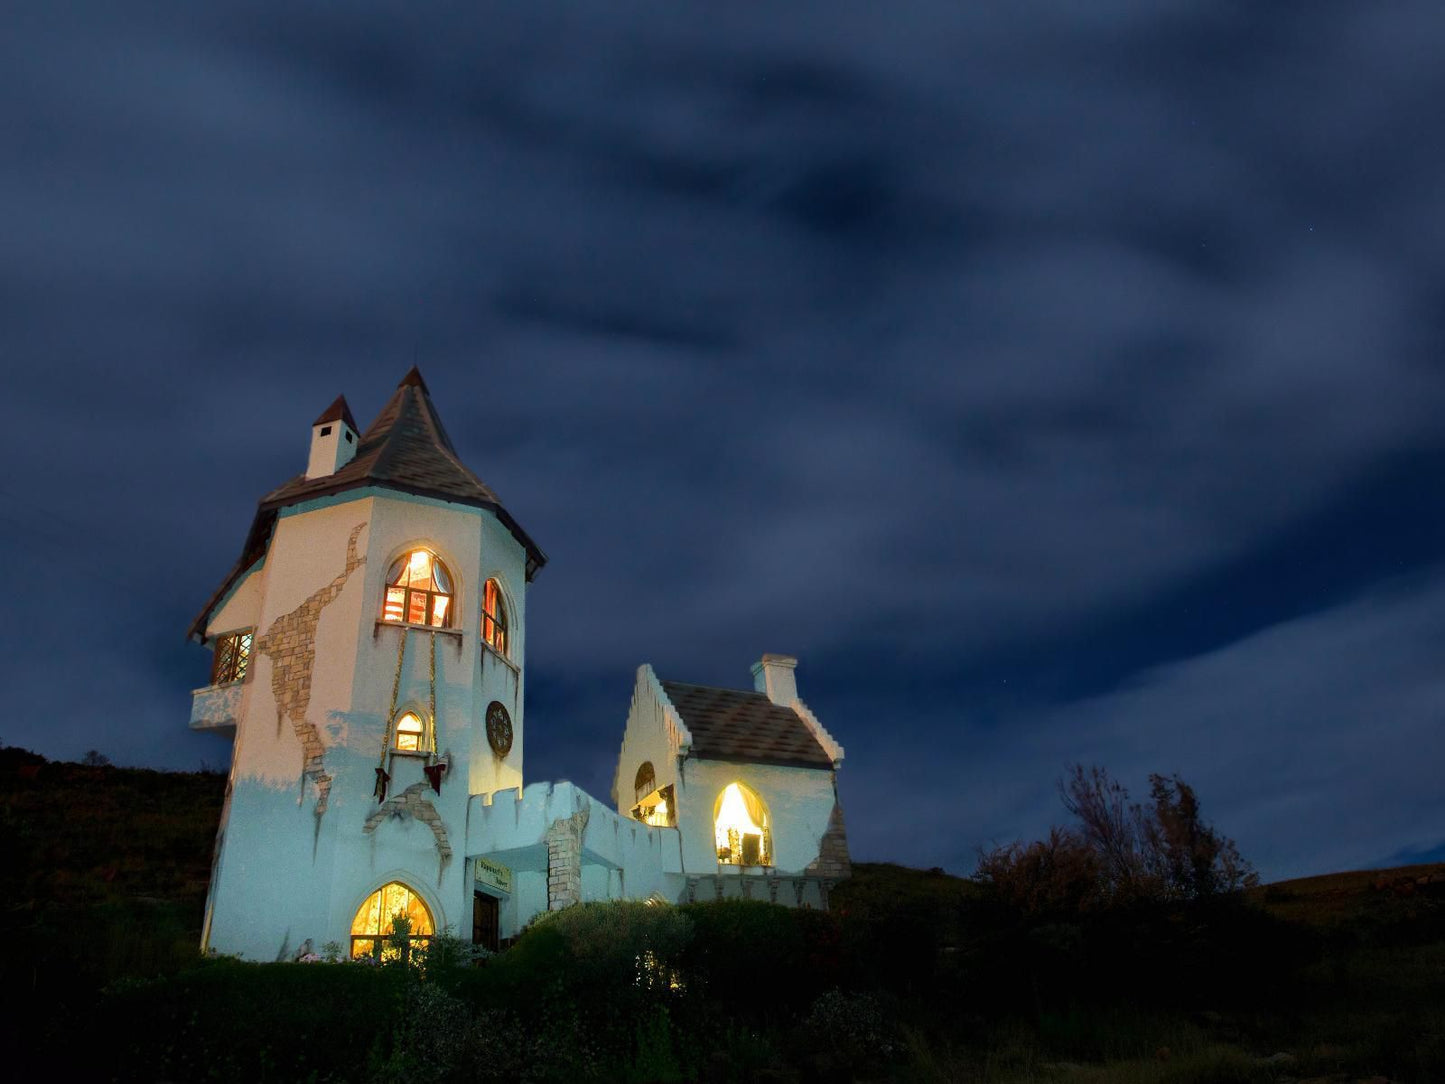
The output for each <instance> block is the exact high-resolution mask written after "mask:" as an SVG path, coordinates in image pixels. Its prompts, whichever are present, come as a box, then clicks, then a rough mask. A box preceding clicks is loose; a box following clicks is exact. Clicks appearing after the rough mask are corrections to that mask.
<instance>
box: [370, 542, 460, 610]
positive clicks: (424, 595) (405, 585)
mask: <svg viewBox="0 0 1445 1084" xmlns="http://www.w3.org/2000/svg"><path fill="white" fill-rule="evenodd" d="M451 603H452V576H451V573H450V572H448V571H447V566H446V565H444V564H442V562H441V559H440V558H439V557H437V555H436V554H434V553H432V551H431V550H412V551H411V552H410V553H404V554H402V555H401V556H400V557H398V558H397V559H396V560H395V561H393V562H392V564H391V568H390V569H389V570H388V571H387V573H386V601H385V603H383V604H382V608H381V618H382V620H383V621H397V622H403V623H405V624H408V625H433V626H435V627H437V628H446V627H447V626H449V625H450V624H451V623H452V621H451Z"/></svg>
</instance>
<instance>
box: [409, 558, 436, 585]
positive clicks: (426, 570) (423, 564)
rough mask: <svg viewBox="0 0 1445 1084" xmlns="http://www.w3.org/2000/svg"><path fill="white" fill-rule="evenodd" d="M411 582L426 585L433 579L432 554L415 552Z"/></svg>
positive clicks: (412, 560) (412, 559) (412, 561)
mask: <svg viewBox="0 0 1445 1084" xmlns="http://www.w3.org/2000/svg"><path fill="white" fill-rule="evenodd" d="M410 572H411V582H412V583H417V582H418V581H420V582H421V583H425V582H426V581H428V580H430V579H431V554H429V553H427V551H426V550H413V551H412V555H411V569H410Z"/></svg>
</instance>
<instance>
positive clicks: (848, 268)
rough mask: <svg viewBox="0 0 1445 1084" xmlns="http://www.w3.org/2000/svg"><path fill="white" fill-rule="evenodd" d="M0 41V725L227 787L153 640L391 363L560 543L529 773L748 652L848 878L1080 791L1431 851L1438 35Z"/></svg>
mask: <svg viewBox="0 0 1445 1084" xmlns="http://www.w3.org/2000/svg"><path fill="white" fill-rule="evenodd" d="M30 7H32V8H33V9H34V10H32V11H30V12H29V13H22V12H20V11H18V10H15V7H14V6H12V7H10V8H7V10H6V12H5V13H4V15H0V22H3V24H4V25H3V27H0V364H3V366H4V372H5V380H4V394H3V398H0V433H3V436H0V451H3V454H4V461H5V463H6V465H7V469H6V470H5V471H4V473H3V476H0V556H3V560H4V567H5V568H7V569H8V570H9V573H8V576H7V583H8V585H9V586H8V588H7V591H6V602H5V613H4V618H5V620H4V622H3V624H0V637H3V641H0V688H3V689H4V692H5V696H6V703H7V706H8V709H9V716H8V719H7V721H6V722H5V723H4V724H3V726H0V740H3V741H4V742H6V743H8V744H14V745H25V746H29V747H31V748H34V749H37V750H39V751H40V752H43V753H45V754H47V755H49V756H55V757H76V756H78V755H79V754H80V753H82V752H83V751H84V750H86V749H88V748H92V747H95V748H99V749H101V750H102V751H104V752H106V753H108V754H109V755H110V756H111V757H112V758H113V759H115V760H116V761H117V762H121V763H135V764H148V765H157V766H177V767H181V766H186V767H191V766H195V765H196V764H198V763H200V762H201V761H202V760H206V761H209V762H210V763H212V764H219V763H224V761H225V757H226V756H227V749H226V746H225V744H224V743H223V742H221V741H219V740H218V739H216V738H214V737H212V736H207V735H195V734H192V733H190V732H189V731H188V730H187V727H186V720H187V713H188V710H189V691H190V689H191V688H192V687H194V686H197V685H200V684H203V683H204V681H205V678H206V674H207V669H206V668H207V659H208V656H207V655H206V653H205V652H204V650H203V649H201V648H199V647H197V646H195V645H191V644H188V643H187V642H186V641H185V638H184V634H185V630H186V627H187V625H188V623H189V621H190V619H191V618H192V617H193V616H194V614H195V612H196V611H197V610H198V609H199V607H200V606H201V604H202V603H203V602H204V601H205V599H206V597H207V596H208V594H209V593H210V591H211V590H212V589H213V588H214V587H215V585H216V584H217V583H218V582H219V581H220V579H221V578H222V576H223V575H224V574H225V572H226V570H227V569H228V568H229V567H230V565H231V562H232V561H233V560H234V558H235V556H236V554H237V553H238V552H239V549H240V546H241V543H242V540H243V537H244V533H245V530H246V527H247V525H248V524H249V521H250V517H251V514H252V511H253V509H254V503H255V501H256V500H257V499H258V498H259V497H260V496H261V495H262V494H263V493H265V492H266V491H267V490H269V489H271V488H272V487H274V486H276V485H278V484H280V483H281V482H282V481H283V480H285V479H287V478H289V477H291V476H292V475H294V474H296V473H297V472H299V471H300V470H301V469H303V468H304V466H305V456H306V447H307V441H308V439H309V433H310V423H311V420H312V419H313V418H314V417H315V416H316V414H317V413H318V412H319V411H320V410H321V409H322V408H323V407H325V406H326V405H327V403H329V402H330V400H331V399H332V398H333V397H334V396H335V395H336V394H337V393H338V392H343V391H344V392H345V393H346V395H347V396H348V398H349V399H350V402H351V404H352V407H353V409H354V410H355V412H356V414H357V417H358V420H359V421H360V422H361V423H362V425H363V426H364V425H366V424H367V423H368V422H369V421H370V419H371V418H372V416H374V414H375V412H376V411H377V410H378V409H379V407H380V406H381V404H382V402H384V400H385V399H386V397H387V396H388V395H389V394H390V392H391V389H392V388H393V387H394V386H395V384H396V382H397V380H398V379H399V378H400V377H401V376H402V374H403V373H405V371H406V370H407V368H408V367H409V366H410V365H411V364H412V362H413V360H415V361H417V362H418V363H419V364H420V366H421V368H422V370H423V372H424V373H425V375H426V378H427V381H428V383H429V384H430V386H431V390H432V394H433V398H434V400H435V401H436V404H437V406H438V408H439V410H440V412H441V414H442V417H443V418H444V419H445V420H446V422H447V425H448V427H449V429H450V430H451V433H452V436H453V438H454V439H455V440H456V442H457V444H458V447H459V449H460V451H461V453H462V456H463V458H464V459H465V460H466V461H467V462H468V463H469V464H470V465H471V466H472V467H473V468H474V469H475V470H476V471H477V473H478V474H480V475H481V477H482V478H483V479H484V480H486V481H487V482H488V483H489V484H491V485H492V486H493V487H494V488H495V489H496V490H497V491H498V492H499V493H500V494H501V496H502V499H503V500H504V501H505V502H506V504H507V507H508V508H509V509H510V510H511V511H512V512H513V513H514V514H515V515H516V516H517V518H518V519H519V520H520V522H521V523H522V524H523V525H524V526H525V527H526V528H527V530H528V531H529V532H530V533H531V534H532V535H533V536H534V537H535V538H536V539H537V540H538V542H539V543H540V544H541V545H542V547H543V548H544V549H545V550H546V551H547V553H548V555H549V557H550V559H551V563H550V564H549V566H548V567H547V568H546V569H545V570H544V571H543V572H542V574H541V575H540V576H539V577H538V579H537V581H536V583H535V584H534V586H533V588H532V590H531V593H530V596H529V621H530V624H529V630H530V636H529V645H528V646H529V657H528V664H529V668H528V674H529V683H528V696H529V702H528V707H527V723H528V745H527V751H528V763H527V774H528V777H529V778H530V779H533V780H536V779H545V778H559V777H568V778H571V779H573V780H575V781H577V782H578V783H580V784H581V785H583V786H584V787H586V788H587V789H588V790H590V791H591V792H592V793H594V794H596V795H599V796H602V797H605V795H606V794H607V790H608V785H609V781H610V775H611V771H612V766H613V761H614V758H615V756H616V752H617V747H618V744H619V742H620V740H621V733H622V723H623V720H624V718H625V715H626V711H627V704H628V696H629V692H630V687H631V683H632V679H633V671H634V669H635V667H636V666H637V665H638V664H639V663H641V662H644V661H648V662H651V663H653V664H654V666H655V667H656V668H657V670H658V672H659V673H660V674H662V675H663V676H664V677H668V678H674V679H678V680H688V681H695V682H701V683H707V684H718V685H731V686H746V685H747V684H748V682H749V676H748V664H749V663H750V662H751V661H753V660H754V659H756V658H757V656H758V654H759V653H761V652H762V651H783V652H788V653H791V654H795V655H797V656H798V657H799V658H800V660H801V662H800V666H799V670H798V681H799V689H800V692H801V694H802V695H803V697H804V698H805V699H807V700H808V701H809V703H810V704H811V705H812V706H813V708H814V709H815V710H816V711H817V713H818V714H819V716H820V717H821V718H822V720H823V721H824V723H825V725H827V726H828V727H829V728H830V729H831V730H832V731H833V732H834V733H835V734H836V735H837V736H838V738H839V739H840V740H841V741H842V742H843V744H844V745H845V746H846V747H847V750H848V760H847V763H846V764H845V767H844V770H843V773H842V786H843V797H844V802H845V805H846V808H847V812H848V823H849V832H850V836H851V838H852V844H853V850H854V853H855V856H856V857H859V858H864V859H894V860H900V861H904V862H908V863H912V864H919V865H942V866H945V867H947V868H949V869H950V870H952V871H955V872H967V871H968V870H969V869H970V868H971V866H972V861H973V854H974V849H975V847H977V846H978V845H979V844H986V843H988V842H990V841H993V840H1007V839H1012V838H1016V837H1020V836H1025V837H1027V836H1031V835H1034V834H1036V833H1038V832H1039V831H1041V830H1042V829H1043V828H1044V827H1045V826H1046V825H1047V824H1048V823H1049V822H1050V820H1052V819H1055V818H1056V817H1058V816H1059V815H1060V809H1059V806H1058V800H1057V796H1056V794H1055V791H1054V782H1055V780H1056V779H1057V778H1058V777H1059V776H1060V775H1061V773H1062V772H1063V769H1064V767H1065V765H1066V764H1068V763H1069V762H1071V761H1075V760H1082V761H1085V762H1097V763H1101V764H1104V765H1107V766H1108V767H1109V768H1110V769H1111V770H1112V771H1113V772H1114V773H1115V774H1116V775H1117V776H1119V777H1120V778H1121V779H1123V780H1124V781H1125V782H1126V783H1127V784H1129V785H1130V786H1131V787H1132V788H1133V789H1134V790H1135V791H1136V793H1138V792H1141V791H1142V790H1143V789H1144V786H1145V780H1146V776H1147V774H1148V772H1150V771H1152V770H1158V771H1163V772H1174V771H1178V772H1180V773H1182V774H1183V775H1184V777H1185V778H1186V779H1187V780H1189V781H1190V782H1192V783H1193V784H1194V785H1195V786H1196V787H1197V788H1198V790H1199V792H1200V794H1201V797H1202V799H1203V801H1204V807H1205V812H1206V814H1207V815H1209V816H1210V817H1212V819H1214V820H1215V821H1216V822H1217V823H1218V824H1219V825H1220V827H1222V828H1223V829H1224V830H1225V831H1226V832H1227V833H1229V834H1231V835H1233V836H1235V837H1236V838H1237V839H1238V841H1239V843H1240V846H1241V849H1242V850H1243V851H1244V853H1245V854H1246V856H1248V857H1251V858H1252V859H1253V860H1254V861H1255V863H1256V864H1257V865H1258V867H1259V868H1260V870H1261V872H1262V873H1263V874H1264V875H1265V876H1266V877H1269V878H1273V877H1282V876H1289V875H1297V874H1304V873H1310V872H1322V871H1326V870H1330V869H1336V868H1343V867H1358V866H1364V865H1371V864H1384V863H1391V862H1399V861H1409V860H1416V859H1423V858H1425V857H1427V856H1428V857H1434V858H1441V857H1445V800H1442V797H1441V777H1442V770H1445V737H1442V736H1445V726H1442V716H1445V499H1442V494H1441V492H1440V479H1441V477H1442V473H1445V426H1442V424H1441V416H1442V409H1445V364H1442V363H1445V351H1442V332H1445V140H1442V139H1441V138H1440V132H1441V109H1442V106H1441V103H1442V102H1445V65H1442V64H1441V63H1440V57H1441V56H1442V55H1445V8H1442V7H1441V5H1440V3H1439V0H1420V2H1416V3H1384V4H1368V5H1367V4H1358V3H1325V2H1320V0H1312V2H1308V3H1293V4H1291V3H1275V4H1230V3H1219V2H1217V0H1208V2H1200V3H1185V2H1159V0H1149V2H1142V0H1141V2H1137V3H1108V2H1105V0H1089V2H1087V3H1066V2H1064V0H1052V2H1020V3H1013V4H1009V5H1004V6H1003V7H1002V8H1000V7H999V6H998V5H981V4H961V3H957V2H956V0H941V2H937V3H922V2H920V3H914V4H910V5H880V4H877V3H873V2H869V3H853V2H848V0H822V2H818V3H794V4H790V5H785V6H783V7H782V8H781V9H778V8H774V7H771V6H769V7H766V8H764V7H757V6H754V5H710V6H709V7H708V8H707V9H706V10H705V11H704V10H703V9H700V8H699V9H688V10H684V6H682V5H670V4H635V3H621V2H611V3H607V4H583V5H578V4H570V5H557V4H552V3H544V2H537V0H532V2H529V3H527V4H524V5H490V4H483V5H463V4H458V5H433V6H427V7H425V10H424V11H420V12H419V11H416V10H412V11H407V12H406V13H403V9H404V8H409V7H414V6H411V5H398V4H379V3H349V4H320V3H296V2H288V3H285V4H282V3H274V4H269V5H268V4H247V5H239V4H235V5H232V4H226V3H221V2H207V3H203V4H193V3H182V2H176V3H169V4H155V3H128V4H124V5H117V4H106V3H99V2H95V3H88V4H66V3H63V2H61V0H51V2H48V3H45V4H36V5H30Z"/></svg>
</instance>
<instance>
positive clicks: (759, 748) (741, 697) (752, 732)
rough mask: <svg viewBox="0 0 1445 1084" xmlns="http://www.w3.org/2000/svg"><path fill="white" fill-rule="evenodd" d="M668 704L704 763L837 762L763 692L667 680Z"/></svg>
mask: <svg viewBox="0 0 1445 1084" xmlns="http://www.w3.org/2000/svg"><path fill="white" fill-rule="evenodd" d="M662 688H663V691H664V692H665V693H667V698H668V700H670V701H672V706H673V707H675V708H676V709H677V711H678V714H679V715H681V716H682V721H683V723H684V724H685V725H686V726H687V729H688V730H689V731H690V732H691V733H692V751H691V755H692V756H695V757H700V758H702V759H704V760H736V761H749V762H755V763H764V764H782V765H787V766H789V767H794V768H832V767H833V760H832V758H831V757H829V756H828V754H827V752H826V751H825V750H824V749H823V747H822V745H820V744H819V742H818V739H817V738H816V737H815V736H814V735H813V732H812V730H810V729H809V728H808V725H807V724H806V723H805V722H803V720H802V719H801V718H800V717H799V716H798V713H797V712H796V711H794V710H793V709H792V708H785V707H783V706H782V705H780V704H774V703H773V702H772V701H771V700H769V699H768V698H767V696H766V695H764V694H763V693H757V692H744V691H743V690H741V689H714V688H712V687H711V686H708V685H688V684H686V683H684V682H681V681H664V682H662Z"/></svg>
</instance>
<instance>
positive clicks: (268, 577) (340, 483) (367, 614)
mask: <svg viewBox="0 0 1445 1084" xmlns="http://www.w3.org/2000/svg"><path fill="white" fill-rule="evenodd" d="M545 560H546V558H545V557H544V555H543V554H542V552H541V550H540V549H538V548H537V546H536V544H535V543H534V542H533V541H532V540H531V538H530V537H528V535H527V534H526V532H525V531H523V530H522V528H521V526H520V525H518V523H517V522H516V521H515V520H514V519H513V518H512V517H511V516H510V515H509V514H508V513H507V511H506V510H505V509H504V508H503V507H502V504H501V502H500V501H499V500H498V498H497V495H496V494H495V493H494V492H493V491H492V490H491V489H490V488H488V487H487V485H485V484H484V483H483V482H482V481H481V480H480V479H479V478H478V477H477V476H476V475H475V474H473V473H472V472H471V471H470V470H469V469H468V468H467V467H466V466H464V465H463V464H462V462H461V460H460V459H459V458H458V456H457V453H456V449H455V448H454V447H453V445H452V443H451V441H450V439H449V438H448V437H447V434H446V430H445V429H444V428H443V426H442V423H441V419H440V418H439V417H438V415H437V412H436V409H435V407H434V406H433V405H432V402H431V398H430V396H429V394H428V391H427V386H426V384H425V382H424V381H423V380H422V377H421V374H420V373H419V372H417V370H416V369H412V371H411V372H410V373H408V374H407V376H406V377H405V379H403V380H402V382H401V384H400V385H398V387H397V389H396V391H395V393H394V394H393V395H392V397H391V399H390V400H389V401H388V402H387V404H386V406H385V407H384V408H383V409H382V411H381V413H380V414H379V415H378V416H377V418H376V420H375V421H373V422H372V424H371V425H370V426H369V427H368V428H367V429H366V430H365V432H361V431H360V430H359V428H358V427H357V425H356V424H355V422H354V421H353V419H352V417H351V411H350V410H349V408H348V407H347V405H346V401H345V399H337V400H336V402H335V403H333V404H332V405H331V407H330V408H328V409H327V410H326V411H325V412H324V413H323V414H322V415H321V416H320V417H319V418H317V419H316V422H315V423H314V424H313V425H312V431H311V446H310V450H309V455H308V458H307V460H306V470H305V471H304V472H303V473H301V474H299V475H298V476H297V477H295V478H293V479H292V480H291V481H289V482H287V483H286V484H284V485H282V486H281V487H280V488H279V489H276V490H274V491H273V492H271V493H269V494H267V495H266V496H265V497H263V498H262V500H261V502H260V505H259V507H258V509H257V512H256V517H255V520H254V522H253V523H252V526H251V530H250V533H249V535H248V536H247V538H246V542H245V545H244V547H243V549H242V553H241V557H240V559H239V560H238V561H237V562H236V565H235V567H234V568H233V569H232V570H231V572H230V574H229V575H228V576H227V577H226V579H225V581H224V582H223V583H222V584H221V586H220V587H219V588H218V589H217V591H216V593H215V594H214V595H213V596H212V598H211V599H210V601H209V602H208V603H207V604H206V606H205V609H204V610H203V611H202V612H201V614H200V616H199V617H198V618H197V619H196V621H195V623H194V625H193V626H192V628H191V636H192V638H193V639H195V640H196V641H198V642H201V643H205V644H208V645H210V646H211V647H212V648H213V650H214V652H215V654H214V663H213V669H212V683H211V684H210V685H208V686H207V687H205V688H203V689H199V690H197V691H196V693H195V696H194V702H193V707H192V714H191V726H192V727H193V728H196V729H207V730H216V731H220V732H223V733H229V734H231V735H232V736H233V741H234V749H233V755H232V764H231V773H230V780H229V783H228V786H227V793H226V803H225V810H224V812H223V815H222V819H221V826H220V831H219V833H218V836H217V840H216V851H215V861H214V867H213V870H212V876H211V886H210V892H209V896H208V899H207V904H206V917H205V931H204V934H203V944H204V946H205V947H208V948H213V949H215V950H217V951H219V952H223V953H238V954H240V955H242V956H244V957H247V958H250V959H278V958H291V957H293V956H295V955H296V954H298V953H300V952H304V951H305V949H306V946H307V943H308V942H309V943H310V946H311V947H312V948H313V949H315V950H317V951H319V950H320V949H321V946H322V945H323V944H324V943H326V942H328V941H338V942H340V943H342V945H343V947H344V950H346V951H348V952H350V951H351V950H352V949H355V950H357V951H360V952H364V951H369V950H370V949H371V948H372V947H373V944H372V942H371V941H369V940H367V939H366V938H365V934H366V933H368V932H377V931H370V930H369V927H367V926H366V922H365V920H364V915H365V912H366V908H367V906H368V905H369V901H373V900H375V901H378V902H377V903H375V905H374V906H373V910H376V908H380V909H381V912H380V913H381V922H382V925H383V926H385V925H386V923H387V921H388V919H387V915H386V914H385V912H388V911H391V910H393V909H395V910H400V911H408V912H409V913H411V914H412V916H413V919H414V926H413V928H414V930H417V929H419V926H418V924H420V926H425V925H430V926H431V927H433V928H434V929H435V930H441V929H443V928H444V927H446V926H452V927H454V928H456V929H457V930H458V931H459V932H462V931H464V930H466V929H467V928H468V927H469V926H470V924H471V923H472V922H473V920H474V916H473V912H472V906H473V893H472V888H471V875H470V873H469V871H467V869H466V866H467V863H466V861H465V860H464V858H465V849H464V848H465V845H466V839H465V836H466V831H467V810H468V801H469V797H470V796H471V795H478V794H485V793H495V792H498V791H501V790H504V789H506V788H520V787H521V785H522V754H523V748H524V744H525V743H524V735H525V727H524V725H523V700H522V693H523V677H524V673H525V668H524V662H525V657H526V587H527V584H528V583H529V582H530V581H531V579H532V577H533V576H534V575H535V574H536V572H537V571H538V570H539V569H540V568H541V567H542V565H543V564H544V562H545ZM380 932H381V933H384V932H385V931H384V930H381V931H380ZM422 932H425V931H422ZM347 938H351V939H352V943H351V945H350V946H349V947H348V946H347ZM379 944H380V943H379V942H377V951H380V949H379Z"/></svg>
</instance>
